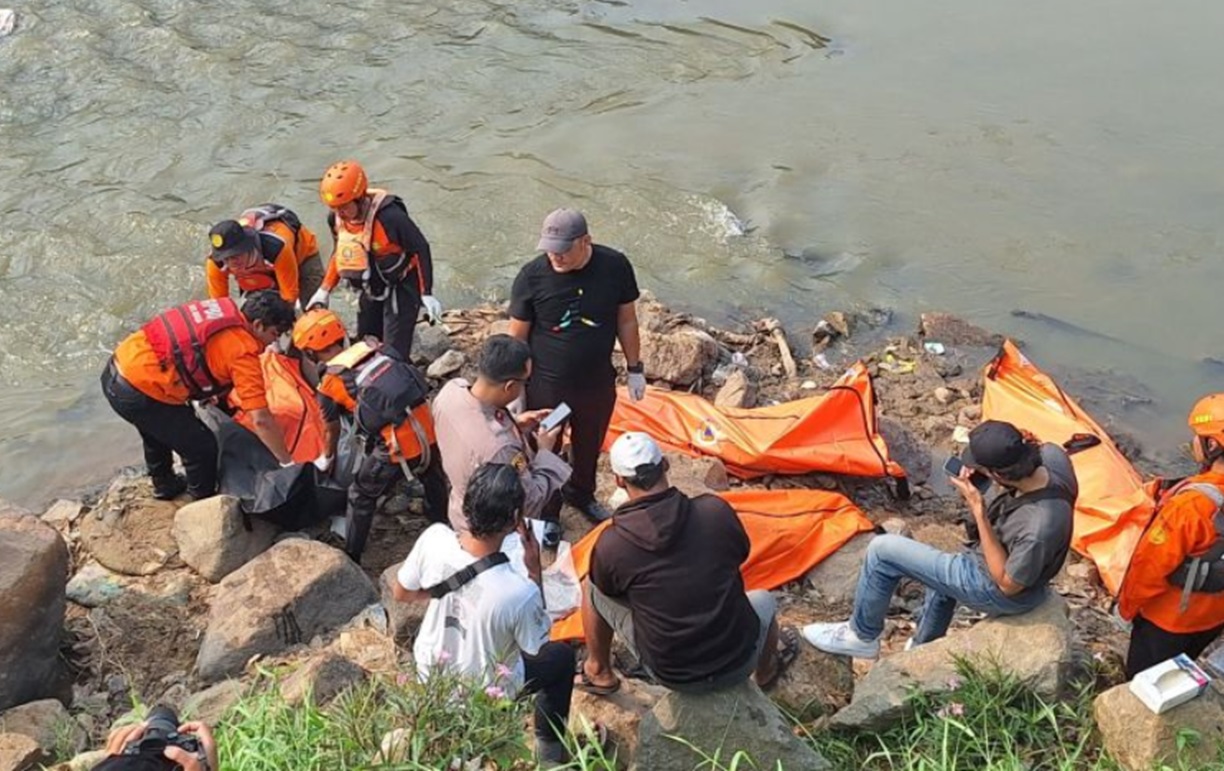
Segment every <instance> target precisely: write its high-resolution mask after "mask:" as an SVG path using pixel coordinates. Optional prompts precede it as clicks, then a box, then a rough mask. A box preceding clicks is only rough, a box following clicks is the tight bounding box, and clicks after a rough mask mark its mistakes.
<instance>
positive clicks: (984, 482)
mask: <svg viewBox="0 0 1224 771" xmlns="http://www.w3.org/2000/svg"><path fill="white" fill-rule="evenodd" d="M964 467H965V464H964V463H962V462H961V459H960V458H958V457H956V456H955V455H953V456H951V457H950V458H948V460H947V461H946V462H945V463H944V466H943V469H944V473H945V474H947V475H948V476H950V477H958V476H960V475H961V469H963V468H964ZM969 481H970V482H972V483H973V486H974V487H976V488H977V489H978V492H979V493H981V494H982V495H985V494H986V491H987V490H989V489H990V485H991V482H990V477H988V476H986V475H985V474H979V473H977V472H976V471H975V472H973V473H972V474H970V475H969Z"/></svg>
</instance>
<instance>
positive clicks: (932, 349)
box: [922, 342, 948, 356]
mask: <svg viewBox="0 0 1224 771" xmlns="http://www.w3.org/2000/svg"><path fill="white" fill-rule="evenodd" d="M922 347H923V348H924V349H925V350H926V352H927V353H929V354H933V355H935V356H943V355H944V353H946V352H947V350H948V349H947V348H945V347H944V344H943V343H936V342H930V343H923V344H922Z"/></svg>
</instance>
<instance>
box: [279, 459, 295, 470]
mask: <svg viewBox="0 0 1224 771" xmlns="http://www.w3.org/2000/svg"><path fill="white" fill-rule="evenodd" d="M296 465H297V464H296V463H294V462H293V459H292V458H290V459H289V462H288V463H282V464H280V467H281V468H293V467H294V466H296Z"/></svg>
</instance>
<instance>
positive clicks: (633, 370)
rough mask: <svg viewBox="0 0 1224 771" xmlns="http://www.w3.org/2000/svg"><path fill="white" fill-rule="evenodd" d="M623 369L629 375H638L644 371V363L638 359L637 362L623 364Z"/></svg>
mask: <svg viewBox="0 0 1224 771" xmlns="http://www.w3.org/2000/svg"><path fill="white" fill-rule="evenodd" d="M625 371H626V372H628V373H629V374H630V375H640V374H642V373H643V372H645V371H646V365H645V364H643V363H642V362H640V361H639V362H638V363H637V364H627V365H625Z"/></svg>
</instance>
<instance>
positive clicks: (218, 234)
mask: <svg viewBox="0 0 1224 771" xmlns="http://www.w3.org/2000/svg"><path fill="white" fill-rule="evenodd" d="M258 237H259V234H258V233H256V232H255V231H254V230H252V229H251V228H244V227H243V226H242V225H241V224H240V223H238V222H236V221H234V220H221V221H220V222H218V223H217V224H216V225H213V228H212V230H210V231H208V243H210V244H212V256H213V259H217V260H225V259H228V258H230V257H234V256H236V255H239V254H246V253H247V252H253V251H255V246H256V243H255V240H256V239H257V238H258Z"/></svg>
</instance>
